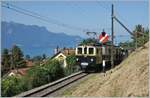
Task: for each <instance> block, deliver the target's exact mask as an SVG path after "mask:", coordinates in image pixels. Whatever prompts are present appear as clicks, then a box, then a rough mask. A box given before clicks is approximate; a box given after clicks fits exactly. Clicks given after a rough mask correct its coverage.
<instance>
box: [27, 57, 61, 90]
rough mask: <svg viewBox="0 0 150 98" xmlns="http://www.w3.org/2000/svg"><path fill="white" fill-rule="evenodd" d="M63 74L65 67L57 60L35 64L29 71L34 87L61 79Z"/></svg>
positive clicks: (28, 74) (28, 75)
mask: <svg viewBox="0 0 150 98" xmlns="http://www.w3.org/2000/svg"><path fill="white" fill-rule="evenodd" d="M63 76H64V71H63V68H62V67H61V65H60V64H59V62H58V61H56V60H49V61H47V62H46V64H44V65H40V64H39V65H36V66H33V67H32V68H30V69H29V70H28V72H27V77H28V78H29V81H30V83H31V85H32V88H34V87H38V86H41V85H43V84H46V83H49V82H52V81H54V80H57V79H60V78H62V77H63Z"/></svg>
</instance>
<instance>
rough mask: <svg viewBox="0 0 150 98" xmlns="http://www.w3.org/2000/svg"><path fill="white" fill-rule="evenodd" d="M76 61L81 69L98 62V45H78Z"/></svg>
mask: <svg viewBox="0 0 150 98" xmlns="http://www.w3.org/2000/svg"><path fill="white" fill-rule="evenodd" d="M75 54H76V62H77V64H78V65H80V67H81V69H85V68H86V67H87V66H88V65H91V64H95V62H96V47H94V46H87V45H86V46H78V47H76V51H75Z"/></svg>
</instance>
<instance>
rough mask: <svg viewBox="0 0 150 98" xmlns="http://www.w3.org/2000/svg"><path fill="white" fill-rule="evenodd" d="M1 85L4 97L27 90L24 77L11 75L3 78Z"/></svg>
mask: <svg viewBox="0 0 150 98" xmlns="http://www.w3.org/2000/svg"><path fill="white" fill-rule="evenodd" d="M1 86H2V96H3V97H11V96H14V95H16V94H19V93H21V92H23V91H25V90H27V88H26V82H24V79H23V78H21V77H15V76H9V77H7V78H5V79H3V80H2V84H1Z"/></svg>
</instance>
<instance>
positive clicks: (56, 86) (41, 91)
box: [15, 71, 88, 97]
mask: <svg viewBox="0 0 150 98" xmlns="http://www.w3.org/2000/svg"><path fill="white" fill-rule="evenodd" d="M87 75H88V74H87V73H83V72H82V71H80V72H77V73H74V74H72V75H70V76H67V77H65V78H62V79H59V80H57V81H54V82H52V83H49V84H46V85H43V86H40V87H37V88H35V89H32V90H29V91H26V92H23V93H21V94H19V95H16V96H15V97H46V96H50V95H51V94H53V93H56V92H57V91H59V90H60V89H61V88H63V87H65V86H67V85H69V84H71V83H74V82H76V81H77V80H79V79H82V78H83V77H85V76H87Z"/></svg>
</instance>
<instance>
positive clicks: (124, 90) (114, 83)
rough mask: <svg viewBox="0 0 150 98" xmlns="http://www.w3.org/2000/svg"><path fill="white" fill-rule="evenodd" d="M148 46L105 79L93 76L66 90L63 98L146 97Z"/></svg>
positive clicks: (132, 55) (137, 51) (100, 76)
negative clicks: (98, 97) (75, 97)
mask: <svg viewBox="0 0 150 98" xmlns="http://www.w3.org/2000/svg"><path fill="white" fill-rule="evenodd" d="M148 46H149V45H148V43H147V44H146V45H145V47H141V48H139V49H137V50H136V51H135V52H133V53H132V54H130V55H129V57H128V58H127V59H126V60H124V61H123V62H122V63H121V64H120V65H119V66H117V67H115V68H114V69H112V70H110V71H108V72H107V73H106V76H105V77H104V75H103V74H102V73H101V74H100V73H99V74H95V75H93V76H91V77H90V78H89V79H87V80H86V81H84V82H82V83H80V84H79V85H77V86H76V87H73V88H70V89H68V90H66V91H65V92H64V95H63V96H148V68H149V66H148V65H149V61H148ZM111 72H112V73H111Z"/></svg>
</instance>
